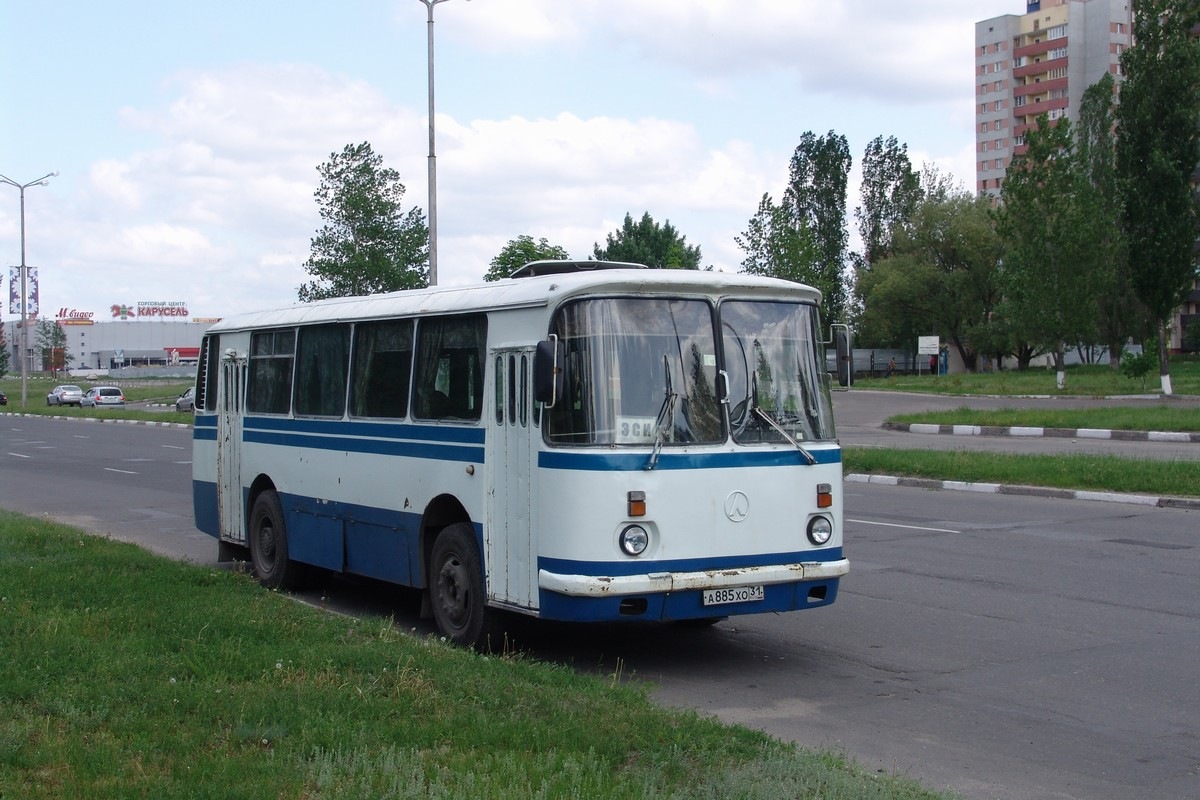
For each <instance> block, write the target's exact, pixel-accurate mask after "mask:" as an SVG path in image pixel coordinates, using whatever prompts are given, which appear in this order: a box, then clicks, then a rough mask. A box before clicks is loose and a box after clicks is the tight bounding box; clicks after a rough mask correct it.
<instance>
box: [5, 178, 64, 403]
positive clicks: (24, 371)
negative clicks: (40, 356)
mask: <svg viewBox="0 0 1200 800" xmlns="http://www.w3.org/2000/svg"><path fill="white" fill-rule="evenodd" d="M57 175H58V173H57V172H48V173H46V174H45V175H43V176H42V177H40V178H38V179H37V180H35V181H30V182H29V183H17V182H16V181H14V180H13V179H12V178H10V177H8V176H7V175H0V183H7V184H8V185H9V186H15V187H17V191H19V192H20V193H21V266H20V270H21V353H20V355H21V407H22V408H24V407H25V406H26V405H28V403H29V356H28V353H29V310H28V305H27V300H26V285H25V283H26V281H25V277H26V275H27V273H28V268H27V267H26V265H25V190H26V189H28V188H29V187H30V186H46V185H47V184H49V183H50V181H49V180H47V179H48V178H53V177H56V176H57Z"/></svg>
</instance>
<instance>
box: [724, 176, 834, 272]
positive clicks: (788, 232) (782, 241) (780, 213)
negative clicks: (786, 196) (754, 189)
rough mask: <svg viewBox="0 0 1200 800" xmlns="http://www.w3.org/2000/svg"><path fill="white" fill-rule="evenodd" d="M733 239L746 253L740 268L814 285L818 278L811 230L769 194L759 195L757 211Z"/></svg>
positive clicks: (743, 270)
mask: <svg viewBox="0 0 1200 800" xmlns="http://www.w3.org/2000/svg"><path fill="white" fill-rule="evenodd" d="M734 241H735V242H736V243H737V245H738V247H740V248H742V252H744V253H745V254H746V257H745V258H744V259H743V260H742V272H746V273H749V274H750V275H766V276H769V277H772V278H783V279H784V280H789V281H795V282H796V283H807V284H810V285H816V282H817V281H818V280H819V278H820V275H819V274H818V273H817V271H816V263H817V252H816V245H815V243H814V242H813V237H812V234H811V233H810V232H809V230H808V228H807V227H797V226H796V225H795V224H794V220H793V219H792V216H791V215H790V214H788V213H787V211H785V210H784V208H783V206H780V205H776V204H775V202H774V201H773V200H772V199H771V196H770V195H769V194H764V195H763V196H762V199H761V200H760V201H759V203H758V211H757V212H756V213H755V215H754V216H753V217H751V218H750V222H749V223H748V226H747V228H746V230H745V231H743V232H742V234H741V235H740V236H735V237H734Z"/></svg>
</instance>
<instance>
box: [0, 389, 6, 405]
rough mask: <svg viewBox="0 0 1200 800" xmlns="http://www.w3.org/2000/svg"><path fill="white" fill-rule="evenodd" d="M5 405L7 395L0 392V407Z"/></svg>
mask: <svg viewBox="0 0 1200 800" xmlns="http://www.w3.org/2000/svg"><path fill="white" fill-rule="evenodd" d="M6 405H8V395H6V394H5V393H4V392H0V406H6Z"/></svg>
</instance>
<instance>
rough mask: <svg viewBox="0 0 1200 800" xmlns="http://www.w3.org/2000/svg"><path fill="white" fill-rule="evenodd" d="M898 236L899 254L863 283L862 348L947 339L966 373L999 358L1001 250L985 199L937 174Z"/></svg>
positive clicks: (930, 174)
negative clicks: (984, 356) (986, 357)
mask: <svg viewBox="0 0 1200 800" xmlns="http://www.w3.org/2000/svg"><path fill="white" fill-rule="evenodd" d="M922 189H923V192H922V199H921V200H920V201H919V202H918V203H917V205H916V208H915V209H914V211H913V214H912V216H911V217H910V219H909V223H908V224H907V225H905V226H904V227H903V228H902V229H900V230H899V231H898V233H897V235H896V237H895V242H894V248H893V253H892V255H890V256H887V257H886V258H883V259H881V260H880V261H879V262H877V263H876V264H875V265H873V266H872V268H871V270H870V271H869V272H868V273H866V274H865V275H864V276H861V277H860V279H859V280H860V284H861V285H860V291H861V292H862V295H863V297H864V298H865V300H866V308H865V311H864V314H863V321H862V330H863V333H864V335H863V336H860V337H859V341H860V343H863V342H866V344H865V345H864V346H893V347H896V346H900V347H915V345H916V341H917V337H918V336H932V335H937V336H939V337H940V338H942V339H944V340H946V341H948V342H949V343H950V344H951V346H953V347H954V348H955V349H956V350H957V351H958V354H959V357H960V358H961V359H962V361H963V363H964V364H967V365H968V368H973V365H974V364H975V363H976V360H977V357H978V356H979V354H981V353H985V352H993V351H994V348H995V347H996V337H997V330H996V328H995V327H994V325H993V323H992V319H993V315H994V313H995V311H996V308H997V305H998V303H999V298H1000V289H999V274H998V271H999V268H1000V264H1001V261H1002V255H1003V245H1002V243H1001V240H1000V237H999V235H998V233H997V232H996V227H995V223H994V220H993V216H992V213H991V205H990V203H989V201H988V200H987V198H984V197H975V196H973V195H972V194H970V193H969V192H967V191H965V190H963V189H952V188H950V184H949V182H948V181H947V180H946V179H943V178H942V176H940V175H939V174H938V173H937V172H936V171H934V170H927V171H926V173H925V174H924V175H923V176H922Z"/></svg>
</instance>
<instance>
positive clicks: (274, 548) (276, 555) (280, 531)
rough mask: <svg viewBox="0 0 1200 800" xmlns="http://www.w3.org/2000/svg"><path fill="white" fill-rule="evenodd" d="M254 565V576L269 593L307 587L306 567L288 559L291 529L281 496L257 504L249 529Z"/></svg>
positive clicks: (263, 496)
mask: <svg viewBox="0 0 1200 800" xmlns="http://www.w3.org/2000/svg"><path fill="white" fill-rule="evenodd" d="M248 533H249V538H250V563H251V564H253V565H254V576H255V577H256V578H258V582H259V583H261V584H262V585H263V586H265V587H267V588H268V589H295V588H298V587H300V586H301V585H303V583H304V577H305V573H306V572H307V570H306V569H305V565H304V564H300V563H298V562H296V561H292V560H291V558H290V557H289V556H288V540H287V528H286V527H285V526H284V522H283V506H282V505H281V504H280V502H279V495H277V494H276V493H275V492H271V491H267V492H263V493H262V494H260V495H259V496H258V499H256V500H255V501H254V508H253V510H251V512H250V525H249V530H248Z"/></svg>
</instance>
